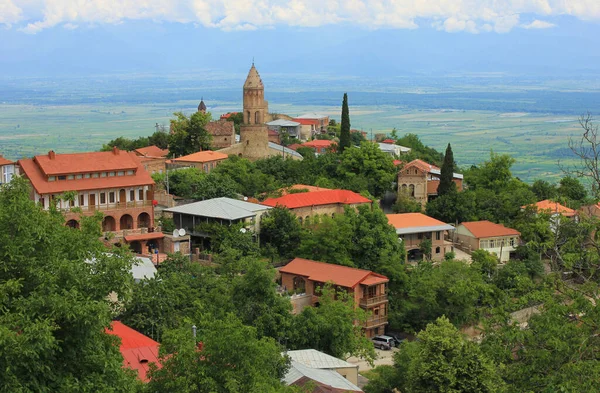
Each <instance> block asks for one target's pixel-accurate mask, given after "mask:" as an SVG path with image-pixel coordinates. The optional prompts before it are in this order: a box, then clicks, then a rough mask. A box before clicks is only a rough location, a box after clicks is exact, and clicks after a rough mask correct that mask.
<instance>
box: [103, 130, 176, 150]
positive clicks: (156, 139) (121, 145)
mask: <svg viewBox="0 0 600 393" xmlns="http://www.w3.org/2000/svg"><path fill="white" fill-rule="evenodd" d="M168 145H169V134H167V133H166V132H162V131H155V132H154V134H152V135H150V136H148V137H146V136H141V137H139V138H137V139H129V138H125V137H122V136H120V137H118V138H117V139H113V140H112V141H110V142H108V143H107V144H105V145H102V149H101V151H110V150H112V149H113V147H116V148H118V149H119V150H125V151H132V150H135V149H141V148H142V147H148V146H157V147H159V148H161V149H166V148H168Z"/></svg>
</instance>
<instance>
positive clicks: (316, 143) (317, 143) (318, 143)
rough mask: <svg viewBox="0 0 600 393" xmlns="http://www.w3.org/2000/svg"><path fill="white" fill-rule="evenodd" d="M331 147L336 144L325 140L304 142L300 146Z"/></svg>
mask: <svg viewBox="0 0 600 393" xmlns="http://www.w3.org/2000/svg"><path fill="white" fill-rule="evenodd" d="M331 145H337V143H335V142H334V141H330V140H327V139H315V140H312V141H310V142H304V143H303V144H302V146H306V147H330V146H331Z"/></svg>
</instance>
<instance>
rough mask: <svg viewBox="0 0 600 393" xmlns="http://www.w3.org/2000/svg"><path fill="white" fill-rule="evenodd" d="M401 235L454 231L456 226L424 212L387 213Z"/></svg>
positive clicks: (390, 221)
mask: <svg viewBox="0 0 600 393" xmlns="http://www.w3.org/2000/svg"><path fill="white" fill-rule="evenodd" d="M386 216H387V218H388V222H389V223H390V225H391V226H393V227H394V228H396V233H397V234H399V235H403V234H407V233H423V232H432V231H453V230H454V227H453V226H452V225H448V224H446V223H444V222H442V221H439V220H436V219H435V218H432V217H429V216H426V215H425V214H423V213H401V214H386Z"/></svg>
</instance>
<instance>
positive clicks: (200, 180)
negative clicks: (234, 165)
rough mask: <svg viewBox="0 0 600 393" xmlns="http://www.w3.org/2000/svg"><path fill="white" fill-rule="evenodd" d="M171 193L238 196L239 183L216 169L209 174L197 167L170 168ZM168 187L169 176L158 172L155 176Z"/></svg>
mask: <svg viewBox="0 0 600 393" xmlns="http://www.w3.org/2000/svg"><path fill="white" fill-rule="evenodd" d="M168 176H169V178H168V182H169V193H171V194H173V195H177V196H180V197H182V198H191V199H199V200H204V199H212V198H220V197H228V198H236V197H237V194H238V190H239V186H238V184H237V183H236V182H235V181H233V180H232V179H231V178H230V177H228V176H220V175H219V174H217V173H214V171H211V172H210V173H209V174H206V173H204V172H202V171H201V170H200V169H197V168H193V167H192V168H182V169H175V170H170V171H169V174H168ZM153 178H154V179H155V181H157V182H160V183H159V184H161V187H163V188H165V189H166V186H167V177H166V176H165V175H164V174H158V175H155V176H154V177H153Z"/></svg>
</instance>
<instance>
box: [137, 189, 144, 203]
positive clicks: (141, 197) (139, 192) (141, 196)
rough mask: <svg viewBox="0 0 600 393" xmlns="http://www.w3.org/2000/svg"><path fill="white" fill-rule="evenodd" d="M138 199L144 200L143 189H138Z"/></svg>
mask: <svg viewBox="0 0 600 393" xmlns="http://www.w3.org/2000/svg"><path fill="white" fill-rule="evenodd" d="M138 200H140V201H143V200H144V189H143V188H140V189H139V190H138Z"/></svg>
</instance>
